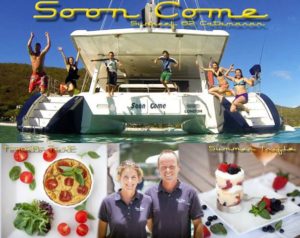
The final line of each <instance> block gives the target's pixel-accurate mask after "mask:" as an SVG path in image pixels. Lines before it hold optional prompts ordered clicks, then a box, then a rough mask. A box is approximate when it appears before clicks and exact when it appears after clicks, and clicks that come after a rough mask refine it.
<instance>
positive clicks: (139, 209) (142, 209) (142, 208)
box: [134, 206, 145, 212]
mask: <svg viewBox="0 0 300 238" xmlns="http://www.w3.org/2000/svg"><path fill="white" fill-rule="evenodd" d="M134 209H135V210H136V211H137V212H142V211H144V210H145V208H144V207H142V206H140V207H135V208H134Z"/></svg>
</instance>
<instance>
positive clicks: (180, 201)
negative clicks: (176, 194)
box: [176, 198, 191, 206]
mask: <svg viewBox="0 0 300 238" xmlns="http://www.w3.org/2000/svg"><path fill="white" fill-rule="evenodd" d="M176 201H177V202H178V203H183V204H186V205H188V206H189V205H191V204H190V203H189V202H187V201H185V199H183V198H177V199H176Z"/></svg>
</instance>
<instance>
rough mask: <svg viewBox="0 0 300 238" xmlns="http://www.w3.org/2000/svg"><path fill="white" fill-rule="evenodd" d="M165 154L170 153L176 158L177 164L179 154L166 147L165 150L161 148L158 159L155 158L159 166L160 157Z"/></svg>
mask: <svg viewBox="0 0 300 238" xmlns="http://www.w3.org/2000/svg"><path fill="white" fill-rule="evenodd" d="M165 154H172V155H173V156H174V157H175V158H176V161H177V164H178V165H179V156H178V155H177V154H176V153H175V151H173V150H169V149H166V150H163V151H162V152H160V154H159V156H158V159H157V165H158V166H159V160H160V158H161V157H162V156H163V155H165Z"/></svg>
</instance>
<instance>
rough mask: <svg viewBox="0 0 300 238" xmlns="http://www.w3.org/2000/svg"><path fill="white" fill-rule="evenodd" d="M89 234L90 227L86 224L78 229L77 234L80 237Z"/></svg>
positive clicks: (80, 225)
mask: <svg viewBox="0 0 300 238" xmlns="http://www.w3.org/2000/svg"><path fill="white" fill-rule="evenodd" d="M88 232H89V227H88V226H87V225H86V224H79V225H78V226H77V228H76V233H77V235H79V236H85V235H86V234H87V233H88Z"/></svg>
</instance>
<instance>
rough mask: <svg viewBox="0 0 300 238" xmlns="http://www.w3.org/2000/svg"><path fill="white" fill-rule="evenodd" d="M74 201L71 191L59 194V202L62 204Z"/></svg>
mask: <svg viewBox="0 0 300 238" xmlns="http://www.w3.org/2000/svg"><path fill="white" fill-rule="evenodd" d="M71 199H72V194H71V193H70V192H69V191H61V192H60V194H59V200H60V201H62V202H68V201H70V200H71Z"/></svg>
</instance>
